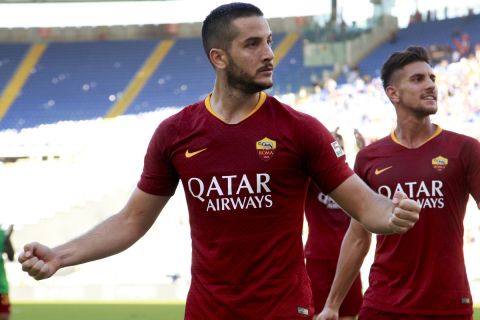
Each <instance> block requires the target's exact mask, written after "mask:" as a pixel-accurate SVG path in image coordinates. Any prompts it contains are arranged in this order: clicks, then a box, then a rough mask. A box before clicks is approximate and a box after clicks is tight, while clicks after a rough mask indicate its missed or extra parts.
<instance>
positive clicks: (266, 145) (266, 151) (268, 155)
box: [255, 137, 277, 161]
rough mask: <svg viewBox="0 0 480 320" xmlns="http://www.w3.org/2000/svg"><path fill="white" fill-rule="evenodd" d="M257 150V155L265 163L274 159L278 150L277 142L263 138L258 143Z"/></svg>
mask: <svg viewBox="0 0 480 320" xmlns="http://www.w3.org/2000/svg"><path fill="white" fill-rule="evenodd" d="M255 148H256V149H257V153H258V155H259V156H260V159H262V160H263V161H268V160H270V159H272V157H273V155H274V154H275V150H276V149H277V142H275V140H272V139H269V138H267V137H265V138H263V139H262V140H260V141H257V143H256V145H255Z"/></svg>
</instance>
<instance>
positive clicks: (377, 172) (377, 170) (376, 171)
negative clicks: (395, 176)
mask: <svg viewBox="0 0 480 320" xmlns="http://www.w3.org/2000/svg"><path fill="white" fill-rule="evenodd" d="M391 168H393V166H390V167H386V168H383V169H378V168H377V169H375V175H376V176H378V175H379V174H381V173H383V172H385V171H387V170H388V169H391Z"/></svg>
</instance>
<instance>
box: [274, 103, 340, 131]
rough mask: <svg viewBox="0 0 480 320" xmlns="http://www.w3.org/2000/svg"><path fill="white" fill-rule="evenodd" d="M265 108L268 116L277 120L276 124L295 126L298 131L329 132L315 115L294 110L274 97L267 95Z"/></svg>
mask: <svg viewBox="0 0 480 320" xmlns="http://www.w3.org/2000/svg"><path fill="white" fill-rule="evenodd" d="M265 103H266V107H267V108H266V109H267V110H268V112H269V113H270V116H269V117H270V118H271V119H273V121H276V122H277V125H278V126H281V125H286V126H288V127H289V128H295V130H296V131H297V132H298V133H301V132H303V133H304V134H305V133H312V134H318V131H319V130H320V131H321V132H323V131H326V132H328V134H329V136H330V135H331V134H330V132H329V131H328V130H327V129H326V127H325V126H324V125H323V124H322V123H321V122H320V121H319V120H318V119H317V118H315V117H313V116H311V115H309V114H306V113H304V112H301V111H299V110H296V109H295V108H294V107H292V106H290V105H288V104H286V103H283V102H281V101H279V100H277V99H276V98H275V97H272V96H267V99H266V101H265Z"/></svg>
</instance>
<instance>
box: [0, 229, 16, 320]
mask: <svg viewBox="0 0 480 320" xmlns="http://www.w3.org/2000/svg"><path fill="white" fill-rule="evenodd" d="M12 232H13V226H12V225H11V226H10V227H8V229H7V230H3V229H2V228H0V320H8V319H9V318H10V299H9V297H8V280H7V273H6V272H5V261H4V260H3V254H4V253H5V254H6V255H7V258H8V260H10V261H13V258H14V255H15V252H14V250H13V246H12V242H11V240H10V236H11V235H12Z"/></svg>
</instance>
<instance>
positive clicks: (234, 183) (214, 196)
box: [188, 173, 273, 212]
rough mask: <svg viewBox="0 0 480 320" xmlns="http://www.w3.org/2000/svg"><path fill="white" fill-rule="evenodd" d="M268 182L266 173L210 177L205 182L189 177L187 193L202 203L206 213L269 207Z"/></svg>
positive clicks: (270, 201) (270, 203) (270, 200)
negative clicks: (204, 205) (204, 204)
mask: <svg viewBox="0 0 480 320" xmlns="http://www.w3.org/2000/svg"><path fill="white" fill-rule="evenodd" d="M269 183H270V175H269V174H268V173H257V174H255V175H254V176H250V177H249V176H248V175H246V174H243V175H226V176H218V177H217V176H213V177H211V178H210V179H209V180H208V181H205V180H202V179H201V178H196V177H192V178H190V179H188V191H189V192H190V194H191V195H192V197H194V198H196V199H198V200H200V201H201V202H205V203H206V211H207V212H216V211H232V210H245V209H262V208H270V207H271V206H272V205H273V201H272V194H271V193H272V191H271V189H270V187H269Z"/></svg>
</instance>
